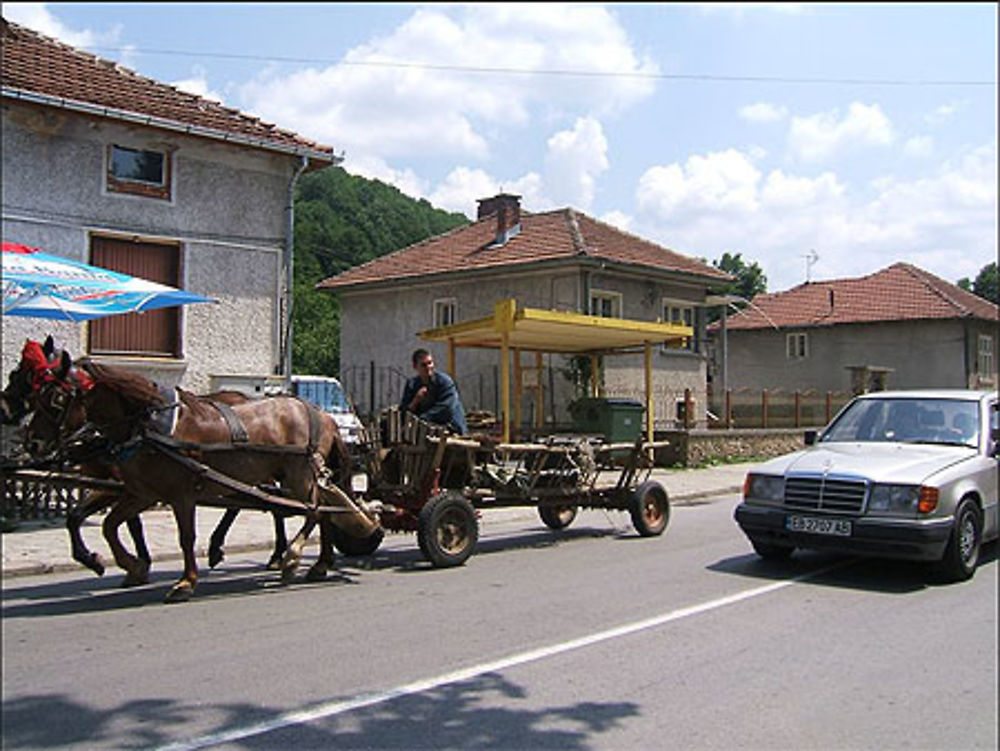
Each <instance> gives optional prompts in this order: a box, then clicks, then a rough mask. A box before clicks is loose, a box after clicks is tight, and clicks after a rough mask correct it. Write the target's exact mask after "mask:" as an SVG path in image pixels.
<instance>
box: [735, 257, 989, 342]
mask: <svg viewBox="0 0 1000 751" xmlns="http://www.w3.org/2000/svg"><path fill="white" fill-rule="evenodd" d="M998 312H1000V307H998V306H997V305H995V304H993V303H991V302H990V301H989V300H984V299H983V298H981V297H979V296H978V295H974V294H973V293H971V292H966V291H965V290H964V289H961V288H960V287H958V286H956V285H954V284H951V283H950V282H946V281H945V280H944V279H941V278H939V277H936V276H934V275H933V274H930V273H928V272H926V271H924V270H923V269H919V268H917V267H916V266H911V265H910V264H908V263H895V264H893V265H892V266H889V267H888V268H885V269H882V270H881V271H877V272H875V273H874V274H870V275H868V276H863V277H859V278H856V279H835V280H832V281H828V282H807V283H806V284H800V285H799V286H798V287H793V288H792V289H790V290H787V291H785V292H775V293H771V294H763V295H757V296H756V297H754V298H753V305H752V306H750V307H747V308H745V309H744V310H743V311H741V312H740V313H738V314H735V315H731V316H730V317H729V318H728V320H727V323H726V325H727V328H728V329H730V330H734V329H762V328H770V327H773V326H780V327H790V326H833V325H835V324H838V323H874V322H877V321H908V320H913V321H915V320H926V319H935V318H936V319H949V318H980V319H985V320H989V321H997V320H998V318H1000V315H998Z"/></svg>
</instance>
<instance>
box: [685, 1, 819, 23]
mask: <svg viewBox="0 0 1000 751" xmlns="http://www.w3.org/2000/svg"><path fill="white" fill-rule="evenodd" d="M695 7H696V8H697V9H698V11H699V12H700V13H701V14H703V15H706V16H709V15H720V16H728V17H729V18H731V19H733V20H735V21H739V20H742V19H743V16H745V15H746V14H747V13H752V12H761V11H767V12H771V13H783V14H787V15H793V16H797V15H801V14H802V13H805V12H807V11H808V6H807V5H805V4H803V3H696V4H695Z"/></svg>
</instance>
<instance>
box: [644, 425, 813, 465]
mask: <svg viewBox="0 0 1000 751" xmlns="http://www.w3.org/2000/svg"><path fill="white" fill-rule="evenodd" d="M817 429H819V428H817ZM806 430H807V428H787V429H786V428H777V429H752V428H750V429H737V430H690V431H684V430H670V431H663V432H659V431H658V432H657V434H656V440H658V441H660V440H667V441H670V445H669V446H667V447H666V448H663V449H658V450H657V452H656V457H655V461H656V464H657V465H659V466H665V467H672V466H683V467H692V466H697V465H700V464H705V463H706V462H710V461H731V460H742V461H754V460H757V459H770V458H772V457H776V456H781V455H782V454H787V453H789V452H792V451H798V450H799V449H803V448H805V432H806Z"/></svg>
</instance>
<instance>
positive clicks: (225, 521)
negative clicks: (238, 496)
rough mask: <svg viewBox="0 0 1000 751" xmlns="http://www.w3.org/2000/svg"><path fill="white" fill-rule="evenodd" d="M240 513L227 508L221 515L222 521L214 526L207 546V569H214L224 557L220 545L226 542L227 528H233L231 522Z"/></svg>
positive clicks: (236, 509)
mask: <svg viewBox="0 0 1000 751" xmlns="http://www.w3.org/2000/svg"><path fill="white" fill-rule="evenodd" d="M239 513H240V510H239V509H238V508H227V509H226V513H225V514H223V515H222V519H220V520H219V523H218V524H216V525H215V529H214V530H213V531H212V537H211V540H210V541H209V544H208V567H209V568H215V567H216V566H218V565H219V564H220V563H222V559H223V558H225V557H226V554H225V552H224V551H223V550H222V545H223V543H225V541H226V535H228V534H229V528H230V527H232V526H233V522H234V521H236V516H237V515H238V514H239Z"/></svg>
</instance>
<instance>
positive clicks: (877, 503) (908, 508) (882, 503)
mask: <svg viewBox="0 0 1000 751" xmlns="http://www.w3.org/2000/svg"><path fill="white" fill-rule="evenodd" d="M919 500H920V487H919V486H918V485H872V489H871V494H870V495H869V496H868V512H869V513H872V514H905V515H908V516H914V515H916V513H917V502H918V501H919Z"/></svg>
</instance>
